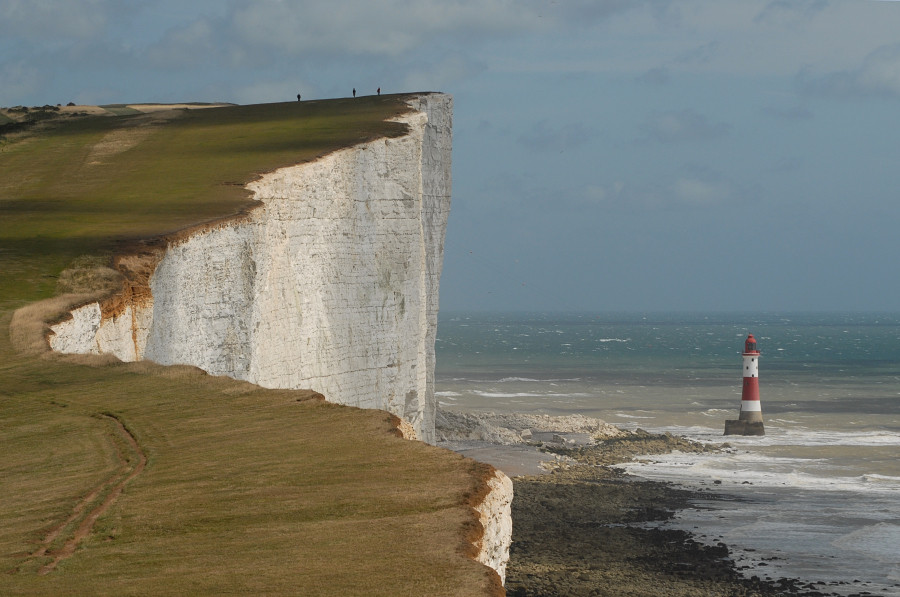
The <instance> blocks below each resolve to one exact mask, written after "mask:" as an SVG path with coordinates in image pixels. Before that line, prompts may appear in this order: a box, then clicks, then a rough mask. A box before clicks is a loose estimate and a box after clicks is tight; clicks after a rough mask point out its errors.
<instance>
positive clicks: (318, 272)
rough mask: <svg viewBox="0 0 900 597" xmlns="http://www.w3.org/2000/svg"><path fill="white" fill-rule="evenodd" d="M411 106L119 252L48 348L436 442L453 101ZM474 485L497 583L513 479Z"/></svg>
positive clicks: (418, 101)
mask: <svg viewBox="0 0 900 597" xmlns="http://www.w3.org/2000/svg"><path fill="white" fill-rule="evenodd" d="M410 106H411V108H412V111H410V112H408V113H406V114H404V115H402V116H401V117H399V118H398V120H399V121H400V122H402V123H404V124H405V125H406V126H407V134H406V135H403V136H399V137H395V138H379V139H376V140H373V141H369V142H366V143H361V144H358V145H356V146H353V147H350V148H346V149H341V150H338V151H334V152H332V153H329V154H327V155H325V156H323V157H321V158H319V159H317V160H315V161H312V162H309V163H304V164H299V165H295V166H288V167H284V168H280V169H277V170H275V171H273V172H270V173H267V174H264V175H262V176H260V177H259V178H258V179H257V180H256V181H254V182H252V183H250V184H249V185H248V187H247V188H248V189H250V190H251V191H252V193H253V198H254V199H255V200H256V201H257V202H258V204H257V205H256V206H254V208H253V209H251V210H250V211H249V212H248V213H247V214H246V215H244V216H242V217H239V218H234V219H230V220H225V221H220V222H216V223H214V224H212V225H208V226H204V227H200V228H197V229H195V230H192V231H189V232H187V233H184V234H182V235H180V236H178V237H177V238H173V239H170V240H168V241H167V242H166V243H165V246H164V247H162V248H159V249H154V250H151V251H149V252H147V253H146V254H144V255H139V256H122V257H120V258H118V261H117V267H118V269H119V271H120V272H122V273H123V274H124V275H125V278H126V280H127V282H126V284H125V290H124V291H123V292H122V293H119V294H117V295H116V296H114V297H111V298H108V299H106V300H99V301H94V302H89V303H87V304H84V305H82V306H80V307H78V308H76V309H73V310H72V311H71V312H70V315H71V317H69V318H66V319H65V320H64V321H61V322H60V323H57V324H56V325H53V326H51V333H50V335H49V338H48V340H49V343H50V346H51V347H52V349H53V350H55V351H57V352H62V353H74V354H111V355H114V356H116V357H117V358H119V359H121V360H123V361H140V360H149V361H154V362H156V363H160V364H164V365H178V364H182V365H193V366H196V367H198V368H200V369H203V370H204V371H206V372H208V373H210V374H212V375H224V376H228V377H232V378H235V379H239V380H244V381H248V382H251V383H254V384H257V385H260V386H262V387H266V388H282V389H311V390H314V391H317V392H320V393H321V394H323V395H324V396H326V397H327V399H328V400H329V401H331V402H336V403H340V404H346V405H351V406H357V407H361V408H372V409H382V410H386V411H389V412H391V413H393V414H395V415H397V416H398V417H400V418H401V419H402V422H401V427H402V428H404V429H405V430H408V429H409V428H410V427H411V428H412V430H413V431H414V433H415V437H416V438H418V439H421V440H423V441H425V442H427V443H434V441H435V410H436V402H435V397H434V361H435V355H434V343H435V337H436V331H437V313H438V286H439V281H440V274H441V267H442V262H443V246H444V236H445V230H446V224H447V217H448V215H449V210H450V200H451V199H450V197H451V146H452V99H451V97H450V96H448V95H443V94H423V95H418V96H415V97H414V98H413V99H411V100H410ZM407 435H408V434H407ZM485 494H486V495H485V497H484V499H483V500H482V501H481V502H480V503H479V504H477V505H476V506H475V509H476V511H477V515H478V517H479V519H480V521H481V523H482V528H483V533H482V535H481V537H480V538H478V539H477V540H476V541H475V547H476V549H477V551H478V554H477V556H476V559H477V560H478V561H480V562H482V563H484V564H486V565H488V566H490V567H491V568H493V569H494V570H496V571H497V573H498V574H499V576H500V578H501V581H502V579H503V577H504V575H505V566H506V561H507V560H508V557H509V545H510V540H511V516H510V502H511V500H512V484H511V482H510V481H509V479H508V478H507V477H506V476H505V475H503V473H501V472H499V471H495V473H494V476H493V477H491V478H490V480H487V481H486V492H485Z"/></svg>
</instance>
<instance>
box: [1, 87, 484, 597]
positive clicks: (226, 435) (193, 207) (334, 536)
mask: <svg viewBox="0 0 900 597" xmlns="http://www.w3.org/2000/svg"><path fill="white" fill-rule="evenodd" d="M406 109H407V108H406V105H405V104H404V103H403V98H402V97H380V98H360V99H356V100H346V101H345V100H336V101H331V102H310V103H289V104H288V103H286V104H271V105H262V106H232V107H222V108H210V109H206V110H191V111H185V110H176V111H174V112H172V111H168V112H166V111H163V112H153V113H139V114H130V113H126V112H127V111H122V110H120V111H119V113H126V114H125V115H109V116H79V117H65V116H64V117H60V118H59V119H54V120H48V121H41V122H40V123H38V124H35V125H33V126H29V127H26V128H24V129H23V128H17V129H16V130H15V131H14V132H12V133H9V134H7V135H6V136H5V137H4V138H3V140H2V141H0V172H2V176H0V218H2V222H0V271H2V275H3V278H2V281H0V284H2V285H0V300H2V303H0V422H2V424H0V445H2V449H0V486H2V488H3V490H2V493H3V495H4V498H3V499H2V500H0V571H2V572H3V574H0V593H2V594H10V595H49V594H95V595H103V594H108V595H128V594H156V595H163V594H178V595H184V594H229V593H230V594H304V595H403V594H415V595H475V594H491V593H497V592H500V591H501V589H500V588H499V586H498V584H497V580H496V576H495V575H494V574H493V573H492V572H491V571H489V570H488V569H487V568H485V567H484V566H481V565H480V564H477V563H475V562H474V561H472V560H470V559H468V558H467V557H466V552H467V551H469V550H470V549H471V548H470V547H469V546H468V545H469V544H468V540H470V539H471V538H472V536H473V534H476V533H477V523H476V521H477V518H476V517H474V516H473V513H472V510H471V508H470V504H471V503H473V501H474V500H476V499H478V498H479V492H480V491H482V490H483V488H482V486H481V484H480V483H479V480H480V478H481V477H482V476H483V475H485V474H486V472H487V471H486V468H485V467H484V466H483V465H480V464H477V463H475V462H473V461H471V460H466V459H463V458H461V457H459V456H458V455H455V454H452V453H450V452H447V451H444V450H440V449H437V448H433V447H430V446H427V445H424V444H421V443H419V442H408V441H406V440H402V439H400V438H398V437H396V436H395V434H394V433H393V431H394V424H393V422H392V421H391V416H390V415H388V414H386V413H383V412H379V411H362V410H358V409H353V408H349V407H341V406H337V405H333V404H328V403H326V402H323V401H322V400H321V399H320V397H318V396H317V395H315V394H313V393H311V392H301V391H271V390H264V389H261V388H258V387H255V386H252V385H250V384H246V383H242V382H236V381H233V380H229V379H224V378H214V377H210V376H208V375H205V374H203V373H202V372H199V371H198V370H196V369H193V368H188V367H169V368H166V367H159V366H155V365H152V364H150V363H132V364H125V363H120V362H118V361H114V360H110V359H101V358H87V357H64V356H59V355H43V356H34V355H32V356H29V355H25V354H22V353H17V352H16V351H15V350H14V349H13V348H12V344H11V341H10V338H9V334H8V330H9V328H10V319H11V317H12V310H13V309H14V308H17V307H19V306H21V305H24V304H26V303H29V302H32V301H34V300H37V299H42V298H46V297H49V296H51V295H53V294H54V292H55V289H56V280H57V276H58V275H59V273H60V271H61V270H63V269H64V268H65V267H66V266H67V265H68V264H70V263H71V262H72V261H73V260H75V259H76V258H78V259H81V260H83V259H85V257H84V256H85V255H87V256H90V257H89V259H98V258H99V259H103V258H104V257H105V256H108V255H110V254H112V253H114V252H115V251H116V250H117V249H118V248H120V247H122V246H123V244H127V243H131V242H134V241H136V240H138V239H141V238H147V237H153V236H158V235H161V234H167V233H171V232H173V231H176V230H179V229H182V228H185V227H188V226H191V225H194V224H197V223H201V222H204V221H209V220H211V219H216V218H220V217H225V216H228V215H230V214H234V213H237V212H239V211H240V210H242V209H245V208H246V207H247V203H248V202H247V195H246V191H245V190H244V189H243V187H242V185H243V184H244V183H246V182H247V181H249V180H251V179H252V178H253V177H255V176H256V175H257V174H258V173H260V172H264V171H268V170H272V169H274V168H277V167H279V166H283V165H287V164H294V163H298V162H301V161H304V160H309V159H313V158H315V157H316V156H318V155H322V154H324V153H326V152H328V151H331V150H333V149H335V148H338V147H343V146H346V145H352V144H355V143H357V142H360V141H363V140H366V139H371V138H375V137H378V136H384V135H399V134H402V132H403V127H402V126H401V125H398V124H396V123H387V122H385V121H384V119H385V118H388V117H391V116H393V115H396V114H397V113H399V112H402V111H405V110H406ZM0 124H2V123H0ZM7 124H8V123H7ZM0 130H2V128H0ZM6 130H10V129H6ZM98 256H99V257H98Z"/></svg>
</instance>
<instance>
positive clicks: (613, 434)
mask: <svg viewBox="0 0 900 597" xmlns="http://www.w3.org/2000/svg"><path fill="white" fill-rule="evenodd" d="M437 422H438V429H437V435H438V437H439V438H440V441H439V442H438V445H444V446H445V447H449V448H451V449H454V450H456V451H458V452H460V453H463V454H466V455H468V456H472V457H474V458H478V459H479V460H485V461H487V462H490V463H491V464H494V466H497V467H498V468H500V469H501V470H504V472H506V473H507V474H509V475H510V476H511V477H513V486H514V498H513V504H512V517H513V543H512V547H511V549H510V560H509V565H508V567H507V572H506V590H507V594H508V595H510V596H511V597H524V596H537V597H550V596H578V595H592V596H593V595H597V596H607V595H608V596H617V597H620V596H629V595H630V596H638V595H641V596H651V595H666V596H668V597H700V596H704V597H708V596H712V597H716V596H721V597H725V596H729V597H738V596H747V597H749V596H770V595H802V596H805V597H824V596H831V595H835V593H833V592H830V591H829V590H828V587H827V586H825V585H824V584H822V583H818V584H817V583H804V582H801V581H798V580H796V579H780V578H765V577H764V576H763V577H762V578H760V577H759V576H750V577H747V576H746V575H744V574H742V573H741V571H740V570H739V569H738V568H737V567H736V566H735V564H734V562H733V560H732V559H731V558H730V557H729V553H730V552H729V548H728V546H727V545H725V544H723V543H713V542H709V541H705V540H704V539H705V537H703V536H702V532H703V531H702V529H698V530H697V531H696V533H697V534H696V535H692V534H691V533H688V532H685V531H680V530H674V529H664V528H660V526H661V525H662V523H663V522H664V521H665V520H667V519H669V518H671V517H672V516H674V514H675V512H677V511H678V510H680V509H683V508H687V507H689V506H690V504H691V500H692V499H693V498H695V497H700V493H698V492H694V491H688V490H683V489H679V488H677V487H675V486H673V485H671V484H667V483H659V482H654V481H646V480H642V479H639V478H637V477H634V476H630V475H627V474H625V473H624V471H622V470H621V469H617V468H616V467H615V465H616V464H617V463H621V462H626V461H628V460H630V459H631V458H633V457H635V456H638V455H647V454H663V453H667V452H671V451H674V450H678V451H681V452H688V453H691V452H706V451H711V450H719V449H723V447H722V446H713V445H708V444H701V443H697V442H693V441H690V440H687V439H685V438H682V437H678V436H674V435H671V434H650V433H647V432H644V431H641V430H637V431H634V432H630V431H622V430H620V429H617V428H615V427H613V426H611V425H608V424H606V423H604V422H603V421H600V420H599V419H592V418H590V417H584V416H581V415H573V416H567V417H549V416H546V415H519V414H495V413H462V412H443V413H440V414H439V415H438V418H437ZM725 446H726V447H727V445H725ZM702 497H703V498H704V499H706V500H709V499H715V496H714V492H712V491H704V492H702Z"/></svg>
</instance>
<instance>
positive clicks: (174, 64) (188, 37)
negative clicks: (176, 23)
mask: <svg viewBox="0 0 900 597" xmlns="http://www.w3.org/2000/svg"><path fill="white" fill-rule="evenodd" d="M216 51H217V44H216V40H215V31H214V26H213V24H212V23H211V22H210V21H208V20H206V19H200V20H197V21H194V22H193V23H190V24H189V25H187V26H185V27H178V28H175V29H170V30H169V31H168V32H167V33H166V35H165V37H163V39H161V40H160V41H158V42H157V43H155V44H153V45H152V46H151V47H150V48H148V50H147V59H148V61H149V62H150V64H152V65H153V66H156V67H165V68H192V67H194V66H196V65H198V64H202V63H203V62H204V61H206V60H208V59H209V58H210V57H211V54H213V53H215V52H216Z"/></svg>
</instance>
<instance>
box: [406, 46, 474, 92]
mask: <svg viewBox="0 0 900 597" xmlns="http://www.w3.org/2000/svg"><path fill="white" fill-rule="evenodd" d="M406 68H407V69H408V72H407V74H406V75H405V76H404V77H403V81H402V88H403V89H408V90H417V91H434V90H437V89H448V88H451V87H452V86H453V85H454V84H455V83H457V82H458V81H462V80H464V79H468V78H470V77H474V76H475V75H478V74H480V73H482V72H484V70H485V68H486V67H485V65H484V63H483V62H481V61H478V60H473V59H471V58H468V57H467V56H465V55H464V54H460V53H453V54H450V55H447V56H444V57H441V58H437V59H436V60H434V61H432V62H428V63H424V62H416V63H413V64H411V65H408V66H407V67H406Z"/></svg>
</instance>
